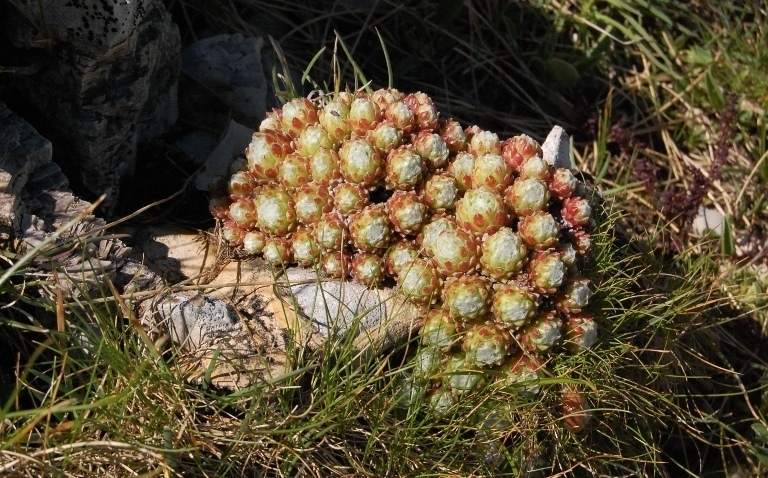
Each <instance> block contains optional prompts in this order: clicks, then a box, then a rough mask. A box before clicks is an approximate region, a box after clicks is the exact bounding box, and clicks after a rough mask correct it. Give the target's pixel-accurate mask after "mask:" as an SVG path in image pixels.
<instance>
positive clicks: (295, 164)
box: [277, 153, 312, 190]
mask: <svg viewBox="0 0 768 478" xmlns="http://www.w3.org/2000/svg"><path fill="white" fill-rule="evenodd" d="M277 178H278V179H279V180H280V184H281V185H282V186H283V187H284V188H286V189H289V190H290V189H293V188H298V187H299V186H304V185H305V184H307V183H308V182H309V180H310V179H312V176H311V175H310V172H309V162H308V161H307V158H305V157H304V156H302V155H300V154H299V153H291V154H289V155H288V156H286V157H285V159H283V160H282V161H281V162H280V164H279V165H278V166H277Z"/></svg>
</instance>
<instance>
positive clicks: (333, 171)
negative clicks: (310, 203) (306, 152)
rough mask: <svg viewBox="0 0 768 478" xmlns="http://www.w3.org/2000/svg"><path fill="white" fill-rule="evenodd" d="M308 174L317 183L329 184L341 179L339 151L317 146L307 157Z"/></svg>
mask: <svg viewBox="0 0 768 478" xmlns="http://www.w3.org/2000/svg"><path fill="white" fill-rule="evenodd" d="M308 163H309V174H310V176H311V177H312V180H313V181H314V182H316V183H318V184H326V185H331V184H335V183H337V182H338V181H340V180H341V169H340V168H339V153H337V152H336V151H335V150H332V149H327V148H318V150H317V151H315V153H314V154H313V155H312V156H310V158H309V161H308Z"/></svg>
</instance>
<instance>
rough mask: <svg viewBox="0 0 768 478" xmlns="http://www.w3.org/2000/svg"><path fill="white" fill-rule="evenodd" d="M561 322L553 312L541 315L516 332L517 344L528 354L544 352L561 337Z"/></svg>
mask: <svg viewBox="0 0 768 478" xmlns="http://www.w3.org/2000/svg"><path fill="white" fill-rule="evenodd" d="M562 326H563V324H562V320H561V319H560V317H559V315H558V313H557V312H556V311H554V310H550V311H547V312H543V313H541V314H540V315H539V316H538V317H536V318H535V319H534V320H533V321H532V322H531V323H529V324H528V325H526V326H525V327H523V328H522V329H521V330H520V331H519V332H518V343H519V344H520V347H521V348H522V349H523V350H527V351H529V352H536V351H538V352H545V351H547V350H549V349H550V348H552V346H553V345H554V344H555V343H556V342H557V341H558V340H560V338H561V337H562V335H563V334H562V332H561V330H562Z"/></svg>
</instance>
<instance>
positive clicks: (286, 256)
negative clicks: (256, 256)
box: [262, 236, 293, 267]
mask: <svg viewBox="0 0 768 478" xmlns="http://www.w3.org/2000/svg"><path fill="white" fill-rule="evenodd" d="M262 254H264V259H266V260H267V262H269V263H270V264H272V265H273V266H276V267H281V266H286V265H287V264H288V263H289V262H292V261H293V242H292V241H291V239H288V238H287V237H280V236H275V237H268V238H267V240H266V241H265V242H264V248H263V249H262Z"/></svg>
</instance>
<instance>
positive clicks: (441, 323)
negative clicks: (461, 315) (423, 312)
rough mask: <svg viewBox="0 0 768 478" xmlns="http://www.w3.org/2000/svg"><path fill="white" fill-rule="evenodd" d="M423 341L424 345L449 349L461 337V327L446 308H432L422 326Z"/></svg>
mask: <svg viewBox="0 0 768 478" xmlns="http://www.w3.org/2000/svg"><path fill="white" fill-rule="evenodd" d="M420 335H421V341H422V343H423V344H424V345H427V346H430V347H435V348H441V349H445V350H447V349H449V348H451V346H453V344H454V343H455V342H456V341H457V340H458V339H459V327H458V324H456V321H454V320H453V319H452V318H451V317H450V315H449V314H448V311H447V310H445V309H432V310H430V311H429V312H428V313H427V316H426V318H425V319H424V325H422V327H421V333H420Z"/></svg>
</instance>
